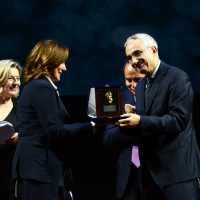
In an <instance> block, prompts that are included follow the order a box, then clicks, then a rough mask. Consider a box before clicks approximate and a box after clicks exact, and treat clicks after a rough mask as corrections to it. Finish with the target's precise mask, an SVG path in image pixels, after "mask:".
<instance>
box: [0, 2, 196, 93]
mask: <svg viewBox="0 0 200 200" xmlns="http://www.w3.org/2000/svg"><path fill="white" fill-rule="evenodd" d="M199 10H200V1H199V0H140V1H138V0H1V1H0V27H1V30H0V45H1V48H0V59H5V58H13V59H16V60H18V61H19V62H20V63H21V64H22V65H23V66H24V62H25V58H26V56H27V54H28V53H29V51H30V50H31V49H32V48H33V46H34V45H35V44H36V43H37V42H38V41H40V40H43V39H54V40H58V41H60V42H61V43H63V44H66V45H67V46H68V47H69V50H70V54H69V59H68V61H67V68H68V70H67V72H66V73H63V74H62V80H61V81H60V82H59V83H58V84H57V85H58V86H59V92H60V94H61V95H86V94H87V93H88V88H89V85H90V84H106V83H123V82H124V79H123V73H122V71H121V69H122V67H123V64H124V61H125V53H124V47H123V45H124V43H125V41H126V39H127V37H129V36H131V35H132V34H134V33H136V32H145V33H148V34H150V35H152V36H153V37H154V38H155V39H156V40H157V42H158V46H159V54H160V58H161V59H163V60H164V61H165V62H167V63H169V64H172V65H174V66H176V67H178V68H180V69H182V70H184V71H186V72H187V73H188V75H189V77H190V79H191V82H192V85H193V89H194V92H196V93H200V81H199V78H200V75H199V74H200V67H199V63H200V48H199V47H200V26H199V23H200V12H199Z"/></svg>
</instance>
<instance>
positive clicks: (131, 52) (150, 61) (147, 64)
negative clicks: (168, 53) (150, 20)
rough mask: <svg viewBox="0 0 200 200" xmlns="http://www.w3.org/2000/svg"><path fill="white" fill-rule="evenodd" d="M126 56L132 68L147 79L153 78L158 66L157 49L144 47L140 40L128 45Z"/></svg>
mask: <svg viewBox="0 0 200 200" xmlns="http://www.w3.org/2000/svg"><path fill="white" fill-rule="evenodd" d="M126 56H127V60H128V61H129V63H130V64H131V65H132V67H133V68H135V69H136V70H137V71H138V72H139V73H141V74H146V76H147V77H150V76H151V74H152V73H153V71H154V69H155V68H156V67H157V64H158V54H157V48H156V47H155V46H153V47H147V46H144V45H143V43H142V41H141V40H140V39H135V40H132V41H130V42H129V43H128V44H127V46H126Z"/></svg>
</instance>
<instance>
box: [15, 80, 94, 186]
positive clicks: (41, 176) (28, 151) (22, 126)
mask: <svg viewBox="0 0 200 200" xmlns="http://www.w3.org/2000/svg"><path fill="white" fill-rule="evenodd" d="M74 106H76V105H74ZM18 118H19V143H18V145H17V148H16V152H15V156H14V159H13V169H12V175H13V178H14V179H33V180H37V181H40V182H44V183H51V184H54V185H58V186H67V187H70V185H71V183H72V177H71V173H70V167H69V164H68V161H67V154H69V152H66V151H65V150H64V148H65V147H66V146H67V145H68V144H69V142H70V139H72V138H74V137H76V136H81V135H88V134H92V132H93V127H92V125H91V123H89V122H88V123H74V124H71V122H70V118H69V116H68V114H67V111H66V110H65V108H64V106H63V104H62V102H61V100H60V98H59V96H58V94H57V92H56V90H55V88H54V87H53V86H52V85H51V83H50V82H49V81H48V80H47V79H39V80H34V81H31V82H29V83H28V84H27V85H26V86H25V87H24V89H23V91H22V94H21V97H20V100H19V106H18Z"/></svg>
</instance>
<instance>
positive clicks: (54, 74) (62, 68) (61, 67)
mask: <svg viewBox="0 0 200 200" xmlns="http://www.w3.org/2000/svg"><path fill="white" fill-rule="evenodd" d="M66 70H67V69H66V66H65V63H62V64H60V65H59V66H58V67H57V68H55V69H54V70H53V71H52V72H51V73H50V77H49V78H50V79H51V81H52V82H58V81H60V76H61V74H62V72H63V71H66Z"/></svg>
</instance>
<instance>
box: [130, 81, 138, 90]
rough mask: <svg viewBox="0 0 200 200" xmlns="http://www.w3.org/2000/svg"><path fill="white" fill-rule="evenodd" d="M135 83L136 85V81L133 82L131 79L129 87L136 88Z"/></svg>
mask: <svg viewBox="0 0 200 200" xmlns="http://www.w3.org/2000/svg"><path fill="white" fill-rule="evenodd" d="M136 85H137V83H135V82H134V81H133V80H132V82H131V87H132V88H136Z"/></svg>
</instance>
